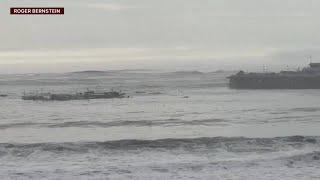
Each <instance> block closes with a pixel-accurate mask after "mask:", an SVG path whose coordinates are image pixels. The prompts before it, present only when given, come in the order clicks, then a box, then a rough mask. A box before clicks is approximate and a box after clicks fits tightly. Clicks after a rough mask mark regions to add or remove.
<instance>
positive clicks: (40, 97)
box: [22, 90, 129, 101]
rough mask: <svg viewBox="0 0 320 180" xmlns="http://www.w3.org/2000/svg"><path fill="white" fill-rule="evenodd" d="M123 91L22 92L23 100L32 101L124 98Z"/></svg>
mask: <svg viewBox="0 0 320 180" xmlns="http://www.w3.org/2000/svg"><path fill="white" fill-rule="evenodd" d="M125 97H129V96H126V94H125V93H122V92H121V91H119V92H118V91H113V90H112V91H108V92H101V93H97V92H95V91H85V92H81V93H75V94H53V93H39V94H38V93H37V94H28V95H27V94H24V95H23V96H22V99H23V100H33V101H69V100H86V99H111V98H125Z"/></svg>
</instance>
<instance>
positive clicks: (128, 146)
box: [0, 136, 320, 159]
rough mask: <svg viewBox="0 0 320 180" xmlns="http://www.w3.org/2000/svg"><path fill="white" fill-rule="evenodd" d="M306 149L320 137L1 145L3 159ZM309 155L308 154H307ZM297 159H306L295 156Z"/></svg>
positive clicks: (316, 146)
mask: <svg viewBox="0 0 320 180" xmlns="http://www.w3.org/2000/svg"><path fill="white" fill-rule="evenodd" d="M307 147H309V148H310V147H311V148H312V149H315V151H316V150H317V149H319V147H320V137H309V136H290V137H276V138H244V137H232V138H231V137H230V138H229V137H203V138H193V139H157V140H135V139H125V140H117V141H106V142H65V143H34V144H18V143H17V144H15V143H1V144H0V157H1V156H5V155H11V156H28V155H30V154H32V153H34V152H35V153H39V152H51V153H58V154H60V153H72V154H77V153H88V152H92V151H97V152H100V153H103V152H108V151H110V150H125V151H127V150H148V151H149V150H156V149H162V150H179V151H180V150H183V151H190V152H199V151H210V152H215V151H216V152H220V151H225V152H231V153H250V152H251V153H271V152H279V151H289V150H292V149H294V150H301V149H304V148H307ZM307 156H308V155H307ZM310 156H315V157H314V159H317V158H319V152H318V153H315V154H311V155H310ZM295 158H304V157H300V156H295Z"/></svg>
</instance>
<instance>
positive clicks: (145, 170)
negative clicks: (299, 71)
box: [0, 70, 320, 180]
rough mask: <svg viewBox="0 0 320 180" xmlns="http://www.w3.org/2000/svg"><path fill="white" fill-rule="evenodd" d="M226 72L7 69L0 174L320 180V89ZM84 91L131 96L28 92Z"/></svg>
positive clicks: (1, 78)
mask: <svg viewBox="0 0 320 180" xmlns="http://www.w3.org/2000/svg"><path fill="white" fill-rule="evenodd" d="M228 75H230V73H229V72H208V73H201V72H197V71H179V72H159V71H149V70H121V71H106V72H98V71H87V72H73V73H63V74H16V75H0V84H1V86H0V93H1V94H8V96H7V97H0V179H112V180H113V179H139V180H140V179H145V180H150V179H159V180H163V179H170V180H172V179H208V180H212V179H232V180H233V179H235V180H243V179H246V180H256V179H265V180H270V179H288V180H292V179H299V180H300V179H320V171H319V169H320V98H319V97H320V90H234V89H229V88H228V87H227V79H226V77H227V76H228ZM87 89H91V90H97V91H102V90H110V89H114V90H121V91H123V92H125V93H126V94H127V95H129V96H130V97H129V98H123V99H99V100H74V101H59V102H58V101H53V102H49V101H24V100H22V99H21V95H22V94H23V93H24V92H55V93H59V92H62V93H73V92H81V91H86V90H87Z"/></svg>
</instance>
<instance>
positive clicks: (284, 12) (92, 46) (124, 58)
mask: <svg viewBox="0 0 320 180" xmlns="http://www.w3.org/2000/svg"><path fill="white" fill-rule="evenodd" d="M14 6H59V7H60V6H63V7H65V15H63V16H12V15H9V8H10V7H14ZM319 7H320V1H319V0H41V1H40V0H23V1H21V0H3V1H2V2H0V71H1V72H2V73H11V72H14V73H15V72H65V71H74V70H88V69H97V70H108V69H131V68H138V69H141V68H148V69H149V68H151V69H168V70H181V69H186V70H196V69H199V70H204V71H210V70H212V71H214V70H217V69H234V70H235V69H240V68H248V69H255V68H256V69H258V68H261V69H262V66H263V65H270V67H273V66H274V67H275V65H277V66H278V67H281V66H282V67H286V65H290V66H292V67H296V66H300V65H305V64H307V63H308V62H309V60H308V59H307V57H308V56H310V55H312V56H313V59H314V60H313V61H317V59H318V60H319V61H320V41H319V40H320V33H319V30H320V21H319V19H320V11H319Z"/></svg>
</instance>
